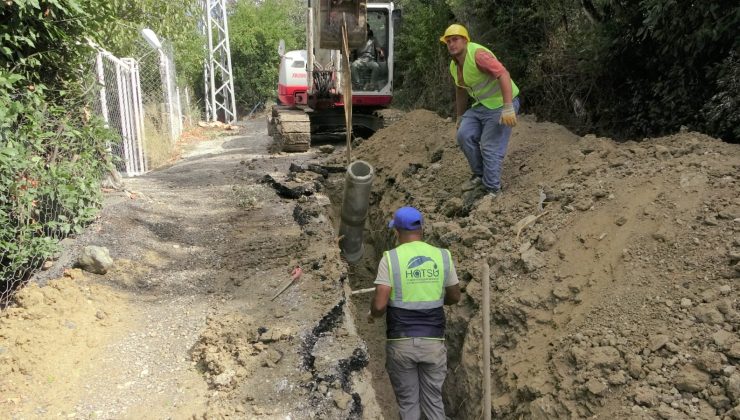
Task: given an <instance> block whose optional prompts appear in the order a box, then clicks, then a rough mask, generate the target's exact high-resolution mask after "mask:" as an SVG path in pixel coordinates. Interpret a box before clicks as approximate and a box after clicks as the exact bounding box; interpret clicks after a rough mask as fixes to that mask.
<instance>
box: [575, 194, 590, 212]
mask: <svg viewBox="0 0 740 420" xmlns="http://www.w3.org/2000/svg"><path fill="white" fill-rule="evenodd" d="M593 205H594V200H592V199H591V197H586V198H583V199H581V200H578V201H577V202H576V203H574V204H573V206H574V207H575V208H576V209H577V210H580V211H586V210H588V209H590V208H591V207H593Z"/></svg>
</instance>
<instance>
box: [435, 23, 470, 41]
mask: <svg viewBox="0 0 740 420" xmlns="http://www.w3.org/2000/svg"><path fill="white" fill-rule="evenodd" d="M452 35H460V36H461V37H463V38H465V39H467V40H468V42H470V36H468V30H467V29H465V27H464V26H462V25H460V24H458V23H453V24H452V25H450V26H449V27H447V30H446V31H445V33H444V35H442V36H441V37H439V41H440V42H441V43H443V44H444V43H445V38H447V37H448V36H452Z"/></svg>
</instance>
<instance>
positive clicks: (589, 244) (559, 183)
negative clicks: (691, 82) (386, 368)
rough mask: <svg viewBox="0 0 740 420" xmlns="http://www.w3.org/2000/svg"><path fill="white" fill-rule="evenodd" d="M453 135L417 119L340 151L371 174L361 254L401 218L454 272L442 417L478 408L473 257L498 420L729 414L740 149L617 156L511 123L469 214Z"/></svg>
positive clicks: (738, 338)
mask: <svg viewBox="0 0 740 420" xmlns="http://www.w3.org/2000/svg"><path fill="white" fill-rule="evenodd" d="M454 139H455V127H454V124H453V123H451V122H447V121H445V120H442V119H440V118H439V117H437V116H436V115H434V114H433V113H431V112H427V111H414V112H411V113H409V114H407V115H406V116H405V117H404V118H402V119H401V120H400V121H399V122H397V123H396V124H394V125H392V126H390V127H388V128H386V129H384V130H381V131H379V132H377V133H376V134H375V135H374V136H373V137H371V138H370V139H368V140H365V141H364V142H362V144H360V145H359V146H358V147H356V148H355V150H353V156H354V157H355V158H358V159H363V160H366V161H368V162H370V163H371V164H372V165H373V166H374V167H375V170H376V178H375V181H374V186H373V191H372V194H371V211H370V215H369V222H370V225H369V229H368V235H369V236H370V238H371V240H372V242H374V243H375V244H376V245H378V244H386V245H388V244H389V243H390V239H389V238H390V235H389V232H388V231H387V229H385V225H386V223H387V220H389V218H390V216H391V214H392V212H393V211H394V210H395V209H396V208H397V207H399V206H401V205H413V206H417V207H418V208H420V209H421V210H422V212H423V213H424V215H425V217H426V226H427V227H426V230H425V234H426V237H427V239H428V240H429V241H430V242H431V243H433V244H436V245H438V246H444V247H447V248H449V249H450V250H451V251H452V255H453V257H454V259H455V261H456V265H457V271H458V275H459V276H460V278H461V282H462V287H463V290H464V298H463V301H462V302H461V303H460V304H458V305H456V306H454V307H452V308H450V309H448V311H447V316H448V330H447V334H448V347H449V350H450V351H449V364H448V366H449V374H448V377H447V382H446V384H445V399H446V406H447V410H448V415H451V416H453V417H455V418H477V417H478V415H479V413H480V412H481V406H480V402H481V401H482V398H481V397H479V396H480V395H481V392H482V391H481V387H482V379H481V364H482V363H481V353H482V340H481V331H482V321H481V319H482V318H481V316H482V315H481V313H480V306H481V283H480V282H481V278H480V272H481V269H480V267H481V264H482V262H483V261H487V262H488V264H489V265H490V266H491V278H490V281H491V284H492V288H493V289H492V290H493V296H492V302H491V307H492V314H491V317H492V347H493V348H492V360H493V361H494V363H493V366H492V372H491V374H492V375H493V381H492V383H493V390H492V401H493V404H492V407H491V410H492V412H493V413H494V415H495V416H496V417H497V418H520V416H526V417H532V418H567V417H574V418H582V417H591V416H600V417H607V418H656V417H660V418H671V419H680V418H707V419H709V418H716V417H719V418H723V417H725V418H736V419H737V418H740V371H739V370H738V369H737V365H738V361H739V360H740V335H739V334H738V331H740V313H739V309H740V308H739V305H740V302H739V301H738V297H739V296H740V294H739V293H738V277H739V276H740V265H738V264H739V262H738V261H740V175H739V174H740V149H739V148H738V146H737V145H730V144H726V143H722V142H721V141H719V140H716V139H712V138H709V137H707V136H704V135H701V134H698V133H693V132H684V133H678V134H676V135H672V136H667V137H663V138H657V139H645V140H644V141H641V142H625V143H617V142H614V141H612V140H611V139H608V138H599V137H596V136H593V135H587V136H584V137H579V136H577V135H574V134H573V133H570V132H568V131H567V130H566V129H564V128H563V127H560V126H558V125H555V124H549V123H539V122H535V121H534V120H533V119H531V118H528V117H526V116H525V117H523V118H521V120H520V124H519V125H518V126H517V127H516V128H515V130H514V134H513V136H512V139H511V143H510V145H509V152H508V156H507V158H506V161H505V164H504V171H503V179H502V181H503V185H504V188H505V189H504V191H503V194H501V195H500V196H498V197H495V198H491V197H490V196H489V197H484V198H482V199H479V200H478V201H476V202H474V203H473V205H472V206H466V205H465V203H464V202H463V197H462V191H461V190H460V186H461V185H462V184H463V182H465V181H466V180H467V179H468V178H469V177H470V171H469V169H468V166H467V163H466V161H465V158H464V156H463V155H462V153H461V152H460V151H459V149H458V148H457V146H456V143H455V140H454ZM335 161H336V162H339V157H336V158H335ZM382 250H383V249H382V247H380V246H379V247H378V251H379V252H380V251H382ZM375 257H376V258H377V257H379V256H375ZM375 261H377V259H376V260H375Z"/></svg>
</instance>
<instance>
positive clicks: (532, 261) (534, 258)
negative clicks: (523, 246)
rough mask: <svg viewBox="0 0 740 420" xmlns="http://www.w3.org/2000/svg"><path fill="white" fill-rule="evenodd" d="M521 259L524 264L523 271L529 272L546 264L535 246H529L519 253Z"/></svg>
mask: <svg viewBox="0 0 740 420" xmlns="http://www.w3.org/2000/svg"><path fill="white" fill-rule="evenodd" d="M521 261H522V264H524V271H526V272H527V273H531V272H533V271H536V270H537V269H539V268H542V267H544V266H545V265H547V262H546V261H545V258H544V257H543V256H542V254H541V253H540V252H539V251H537V250H536V249H535V248H529V249H528V250H526V251H525V252H522V254H521Z"/></svg>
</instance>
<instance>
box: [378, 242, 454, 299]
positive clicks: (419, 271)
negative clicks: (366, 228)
mask: <svg viewBox="0 0 740 420" xmlns="http://www.w3.org/2000/svg"><path fill="white" fill-rule="evenodd" d="M385 258H386V260H387V261H388V275H389V278H390V280H391V282H392V289H391V295H390V300H389V302H388V306H391V307H394V308H403V309H411V310H417V309H432V308H439V307H441V306H443V305H444V297H445V289H444V283H445V279H447V278H449V276H450V267H451V266H452V264H451V260H452V258H451V257H450V251H448V250H446V249H442V248H437V247H434V246H432V245H429V244H427V243H425V242H422V241H414V242H409V243H405V244H402V245H400V246H398V247H396V248H394V249H392V250H390V251H386V252H385Z"/></svg>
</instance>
